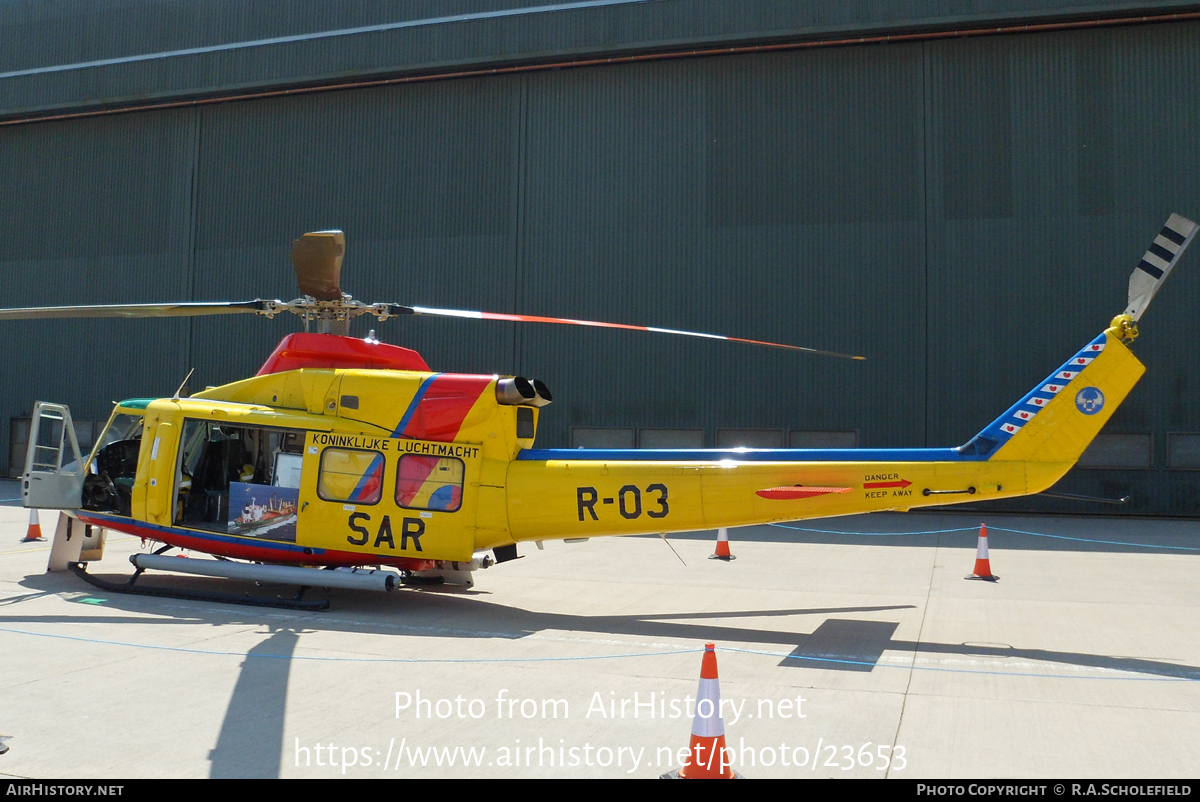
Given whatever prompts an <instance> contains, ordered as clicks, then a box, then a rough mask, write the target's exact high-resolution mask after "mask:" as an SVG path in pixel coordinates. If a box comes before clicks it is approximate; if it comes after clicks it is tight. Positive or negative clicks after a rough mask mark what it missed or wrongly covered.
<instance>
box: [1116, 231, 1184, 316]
mask: <svg viewBox="0 0 1200 802" xmlns="http://www.w3.org/2000/svg"><path fill="white" fill-rule="evenodd" d="M1197 230H1200V226H1197V225H1196V224H1195V223H1193V222H1192V221H1191V220H1188V219H1187V218H1186V217H1182V216H1180V215H1177V214H1172V215H1171V216H1170V218H1168V219H1167V224H1166V225H1165V226H1163V227H1162V231H1160V232H1158V236H1157V237H1155V238H1154V242H1152V243H1150V249H1149V250H1147V251H1146V254H1145V256H1143V257H1142V261H1140V262H1138V266H1137V267H1136V268H1134V271H1133V275H1132V276H1130V277H1129V306H1128V307H1126V309H1125V314H1127V315H1129V316H1130V317H1132V318H1133V319H1134V320H1141V318H1142V314H1143V313H1144V312H1145V311H1146V307H1147V306H1149V305H1150V301H1151V300H1152V299H1153V298H1154V295H1155V294H1156V293H1157V292H1158V290H1159V288H1160V287H1161V286H1162V284H1163V282H1164V281H1166V280H1167V276H1168V275H1170V273H1171V271H1172V270H1174V269H1175V265H1176V264H1178V263H1179V257H1181V256H1183V252H1184V251H1185V250H1187V246H1188V245H1190V244H1191V242H1192V239H1193V238H1194V237H1195V236H1196V231H1197Z"/></svg>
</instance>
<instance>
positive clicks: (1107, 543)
mask: <svg viewBox="0 0 1200 802" xmlns="http://www.w3.org/2000/svg"><path fill="white" fill-rule="evenodd" d="M767 526H774V527H777V528H779V529H792V530H795V531H797V532H813V533H815V534H818V535H848V536H852V537H854V536H857V537H904V536H907V535H945V534H950V533H952V532H977V531H979V527H976V526H963V527H959V528H957V529H928V530H924V531H920V532H839V531H835V530H832V529H809V528H807V527H804V526H789V525H788V524H767ZM988 531H989V532H1011V533H1012V534H1015V535H1031V536H1033V537H1048V538H1053V539H1054V540H1071V541H1074V542H1076V543H1099V544H1100V545H1103V546H1131V547H1133V548H1138V549H1172V550H1174V551H1200V547H1195V546H1166V545H1158V544H1154V543H1127V542H1125V541H1122V540H1097V539H1095V538H1087V537H1069V536H1067V535H1051V534H1048V533H1046V532H1028V531H1025V530H1024V529H1006V528H1005V527H1003V526H991V525H990V524H989V525H988Z"/></svg>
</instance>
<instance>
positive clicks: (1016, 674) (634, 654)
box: [0, 627, 1200, 682]
mask: <svg viewBox="0 0 1200 802" xmlns="http://www.w3.org/2000/svg"><path fill="white" fill-rule="evenodd" d="M0 632H9V633H13V634H17V635H32V636H35V637H41V638H55V639H58V640H70V641H79V642H82V643H96V644H102V645H105V646H125V647H130V648H135V649H153V650H155V651H164V652H181V653H184V654H204V655H212V656H216V657H238V658H242V659H245V658H248V657H261V658H265V659H273V660H307V661H315V662H332V663H547V662H567V661H579V660H614V659H618V658H622V657H665V656H669V655H679V654H697V653H702V652H703V651H704V650H703V649H702V648H688V649H672V650H668V651H657V652H631V653H628V654H598V655H582V656H577V657H461V658H438V657H428V658H421V657H315V656H306V655H295V654H256V653H249V652H230V651H218V650H214V649H190V648H187V647H184V646H156V645H153V644H148V643H131V642H128V641H114V640H105V639H102V638H81V637H79V636H76V635H57V634H54V633H49V632H30V631H29V630H24V629H10V628H8V627H0ZM721 651H722V652H739V653H742V654H754V655H764V656H767V657H778V658H780V659H786V660H803V661H808V662H814V663H839V664H844V665H854V666H870V667H871V668H875V667H876V666H878V667H880V668H900V669H908V670H911V671H940V672H943V673H950V674H987V675H992V676H1003V677H1040V678H1050V679H1100V680H1109V681H1112V680H1124V681H1131V680H1136V681H1141V682H1197V681H1200V675H1198V676H1195V677H1187V676H1137V677H1110V676H1085V675H1075V674H1044V673H1028V672H1022V671H984V670H980V669H967V668H938V667H935V666H917V665H891V664H888V663H875V662H870V661H867V660H849V659H845V658H835V657H817V656H810V655H796V654H790V653H783V652H769V651H764V650H758V649H739V648H736V647H727V646H725V647H721ZM1103 670H1106V671H1113V672H1121V673H1136V672H1134V671H1132V670H1126V669H1103Z"/></svg>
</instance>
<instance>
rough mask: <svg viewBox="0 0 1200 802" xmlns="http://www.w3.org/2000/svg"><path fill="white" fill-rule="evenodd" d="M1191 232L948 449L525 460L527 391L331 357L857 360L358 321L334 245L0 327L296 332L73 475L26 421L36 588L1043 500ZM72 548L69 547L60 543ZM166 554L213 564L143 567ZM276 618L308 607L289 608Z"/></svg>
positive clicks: (447, 560) (590, 452)
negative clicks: (196, 288) (468, 337)
mask: <svg viewBox="0 0 1200 802" xmlns="http://www.w3.org/2000/svg"><path fill="white" fill-rule="evenodd" d="M1196 232H1197V226H1196V224H1195V223H1192V222H1191V221H1189V220H1187V219H1185V218H1183V217H1181V216H1179V215H1172V216H1171V217H1170V219H1169V220H1168V221H1167V223H1166V225H1165V226H1164V227H1163V228H1162V230H1161V231H1160V232H1159V234H1158V235H1157V236H1156V237H1155V239H1154V242H1153V244H1152V245H1151V246H1150V249H1149V250H1148V251H1147V252H1146V255H1145V256H1144V258H1143V259H1142V261H1141V262H1140V263H1139V264H1138V266H1137V268H1136V269H1135V270H1134V271H1133V275H1132V277H1131V278H1130V282H1129V300H1128V305H1127V307H1126V309H1125V311H1124V312H1123V313H1122V314H1120V315H1117V316H1116V317H1115V318H1113V320H1112V323H1111V325H1110V326H1109V327H1108V328H1107V329H1105V330H1104V331H1103V332H1102V333H1101V334H1100V335H1099V336H1098V337H1096V338H1095V339H1094V340H1092V341H1091V342H1089V343H1087V344H1086V345H1085V346H1084V347H1083V348H1082V349H1081V350H1080V351H1078V352H1077V353H1076V354H1074V355H1073V356H1071V358H1070V359H1068V360H1067V361H1066V362H1065V363H1064V364H1063V365H1062V366H1061V367H1060V368H1058V369H1057V370H1055V371H1054V372H1053V373H1052V374H1050V376H1048V377H1047V378H1046V379H1045V380H1044V381H1041V382H1038V384H1037V385H1035V386H1034V387H1033V389H1032V390H1031V391H1030V392H1029V393H1027V394H1026V395H1025V396H1024V397H1023V398H1021V399H1020V400H1019V401H1017V403H1015V404H1013V405H1012V406H1011V407H1009V408H1008V409H1007V411H1005V412H1004V413H1003V414H1002V415H1001V416H1000V417H999V418H997V419H996V420H995V421H993V422H992V423H991V424H989V425H988V426H986V427H985V428H984V429H983V430H982V431H981V432H980V433H979V434H978V435H976V436H975V437H973V438H972V439H971V440H970V441H968V442H967V443H966V444H965V445H962V446H960V447H957V448H915V449H749V448H736V449H699V450H686V449H684V450H657V449H538V448H534V440H535V437H536V434H537V426H538V416H539V414H540V410H541V409H542V408H543V407H544V406H546V405H547V404H549V403H551V400H552V398H551V394H550V391H549V390H548V389H547V388H546V386H545V385H544V384H542V383H541V382H539V381H532V382H531V381H528V380H526V379H524V378H522V377H519V376H518V377H514V376H496V375H468V374H455V373H438V372H434V371H431V370H430V368H429V367H428V365H426V364H425V362H424V360H423V359H422V358H421V357H420V356H419V355H418V354H417V353H416V352H415V351H412V350H409V349H406V348H401V347H399V346H395V345H389V344H386V343H382V342H379V341H378V340H377V339H375V338H374V336H373V333H372V336H368V337H367V338H366V339H356V338H351V337H349V336H347V335H348V331H349V328H348V326H349V322H350V321H351V320H352V319H353V318H355V317H359V316H362V315H372V316H374V317H376V318H378V319H379V320H387V319H388V318H391V317H396V316H400V315H433V316H442V317H464V318H476V319H484V320H502V321H511V322H541V323H557V324H568V325H583V326H604V327H614V328H623V329H637V330H643V331H649V332H660V333H666V334H674V335H681V336H696V337H706V338H718V339H728V340H732V341H739V342H748V343H753V344H757V345H766V346H776V347H782V348H790V349H793V350H797V351H805V352H810V353H815V354H823V355H827V356H835V357H846V358H850V359H862V357H856V356H850V355H846V354H837V353H833V352H827V351H818V350H816V349H810V348H801V347H799V346H789V345H783V344H779V343H765V342H760V341H753V340H739V339H738V338H733V337H719V336H718V335H712V334H703V333H699V332H684V331H677V330H671V329H658V328H652V327H643V326H631V325H626V324H614V323H599V322H595V321H583V320H571V319H564V318H548V317H540V316H531V315H515V314H495V313H487V312H479V311H465V310H452V309H435V308H430V307H417V306H414V307H405V306H398V305H395V304H364V303H362V302H360V301H356V300H354V299H353V298H352V297H351V296H348V295H345V294H343V292H342V290H341V286H340V273H341V265H342V258H343V255H344V253H345V238H344V236H343V234H342V232H340V231H320V232H313V233H309V234H305V235H303V236H302V237H301V238H300V239H299V240H297V241H296V242H295V243H294V247H293V250H292V261H293V264H294V267H295V270H296V275H297V278H298V280H299V285H300V290H301V292H302V293H303V296H302V297H301V298H299V299H297V300H294V301H290V302H282V301H276V300H254V301H245V302H231V303H179V304H134V305H123V306H122V305H105V306H70V307H43V308H27V309H7V310H0V320H5V319H25V318H68V317H162V316H193V315H215V314H257V315H263V316H266V317H273V316H274V315H278V314H282V313H284V312H289V313H293V314H296V315H298V316H300V317H301V318H303V320H304V328H305V331H304V332H299V333H295V334H291V335H289V336H287V337H285V338H284V339H283V340H282V342H280V344H279V345H278V347H277V348H276V349H275V351H274V352H273V353H272V354H271V356H270V357H269V358H268V360H267V361H266V363H265V364H264V365H263V367H262V369H261V370H259V372H258V374H257V375H256V376H253V377H251V378H248V379H244V380H242V381H237V382H233V383H232V384H227V385H224V386H221V387H215V388H210V389H208V390H205V391H204V392H201V393H196V394H195V395H193V396H191V397H187V398H184V397H180V395H179V393H178V392H177V393H176V394H175V396H173V397H170V398H146V399H131V400H126V401H122V402H120V403H119V404H117V405H116V407H115V408H114V410H113V412H112V415H111V417H110V418H109V420H108V423H107V425H106V427H105V428H104V430H103V433H102V434H101V435H100V436H99V437H98V438H97V439H96V444H95V446H94V447H93V449H92V451H91V453H90V454H88V455H86V456H84V455H82V454H81V453H80V451H79V446H78V443H77V441H76V438H75V434H74V430H73V428H72V426H71V418H70V410H69V409H67V408H66V407H65V406H62V405H56V404H47V403H41V402H39V403H38V404H37V405H36V406H35V409H34V416H33V420H32V422H31V427H32V428H31V436H30V444H29V451H28V454H27V459H26V465H25V473H24V475H23V477H22V493H23V499H24V504H25V506H27V507H34V508H48V509H60V510H64V511H65V514H64V515H63V516H61V519H60V525H59V529H58V531H57V532H56V535H55V543H54V546H53V547H52V553H51V564H52V567H53V566H54V563H55V562H56V561H57V562H58V563H59V564H60V567H61V566H63V565H66V566H69V567H71V568H72V570H74V571H75V572H76V573H77V574H79V575H80V576H82V577H84V578H85V579H88V580H89V581H91V582H93V583H95V584H100V585H101V586H102V587H105V588H107V589H109V590H125V591H129V592H150V593H156V594H157V595H161V594H159V592H158V591H156V590H154V589H145V588H143V587H141V586H135V585H134V581H135V580H136V579H137V577H138V576H139V575H140V574H141V572H142V571H143V570H145V569H147V568H150V569H156V568H160V569H161V568H167V569H170V570H171V571H177V572H178V571H184V572H190V573H197V574H205V575H211V576H222V577H229V578H243V579H253V580H257V581H259V582H283V583H291V584H296V585H300V586H301V588H302V590H301V594H300V595H302V593H303V588H305V587H310V586H322V587H332V586H339V587H342V586H346V587H359V588H362V587H367V588H373V589H381V590H391V589H392V588H394V587H395V586H396V584H397V582H398V581H400V580H401V579H410V580H421V579H426V580H433V581H437V580H439V579H441V580H446V581H452V582H463V583H466V584H470V572H471V571H473V570H475V569H478V568H480V567H487V566H488V565H491V564H494V563H493V557H494V561H495V562H505V561H507V560H511V559H514V558H516V557H517V556H518V555H517V544H518V543H521V542H528V541H544V540H553V539H575V538H591V537H599V536H605V535H634V534H665V533H671V532H681V531H690V530H697V529H713V528H718V527H734V526H745V525H749V524H764V523H772V522H782V521H796V520H803V519H811V518H821V517H826V516H836V515H849V514H854V513H862V512H872V511H879V510H909V509H913V508H917V507H927V506H935V505H944V504H953V503H956V502H961V501H965V500H982V499H1000V498H1010V497H1014V496H1021V495H1027V494H1032V493H1038V492H1042V491H1045V490H1047V489H1048V488H1049V487H1051V486H1052V485H1053V484H1054V483H1055V482H1057V481H1058V480H1059V479H1060V478H1061V477H1062V476H1063V475H1064V474H1065V473H1066V472H1067V471H1068V470H1069V469H1070V468H1071V467H1072V466H1073V465H1074V464H1075V462H1076V460H1077V459H1078V458H1079V456H1080V455H1081V454H1082V453H1083V451H1084V449H1085V448H1086V447H1087V446H1088V444H1089V443H1090V442H1091V441H1092V439H1093V438H1094V437H1095V435H1096V434H1097V433H1098V432H1099V431H1100V430H1101V428H1102V427H1103V426H1104V424H1105V423H1106V422H1107V421H1108V419H1109V418H1110V417H1111V416H1112V414H1113V412H1114V411H1115V410H1116V408H1117V406H1118V405H1119V404H1120V403H1121V402H1122V401H1123V400H1124V399H1125V397H1126V395H1127V394H1128V393H1129V392H1130V390H1131V389H1132V388H1133V386H1134V384H1135V383H1136V382H1137V381H1138V379H1139V378H1140V377H1141V375H1142V373H1143V372H1144V371H1145V368H1144V366H1143V365H1142V364H1141V363H1140V362H1139V361H1138V360H1137V359H1136V358H1135V357H1134V355H1133V354H1132V352H1131V351H1130V350H1129V348H1128V345H1129V344H1130V343H1131V342H1132V341H1133V340H1134V338H1135V337H1136V336H1137V321H1138V320H1139V319H1140V318H1141V316H1142V313H1143V312H1144V311H1145V309H1146V307H1147V306H1148V304H1149V302H1150V300H1151V299H1152V298H1153V296H1154V294H1155V293H1156V292H1157V291H1158V289H1159V287H1160V286H1161V285H1162V282H1163V281H1164V280H1165V279H1166V278H1167V275H1168V274H1169V273H1170V272H1171V270H1172V269H1173V268H1174V266H1175V265H1176V264H1177V262H1178V261H1179V258H1180V257H1181V256H1182V254H1183V252H1184V250H1185V249H1186V247H1187V246H1188V244H1189V243H1190V242H1191V240H1192V239H1193V238H1194V237H1195V235H1196ZM312 328H315V329H316V330H315V331H309V329H312ZM185 382H186V380H185ZM74 526H79V527H80V528H81V529H83V532H81V533H80V536H79V537H75V538H73V541H74V542H73V543H72V537H71V535H72V527H74ZM107 529H111V530H116V531H120V532H125V533H129V534H132V535H135V536H138V537H141V538H144V539H146V540H149V541H157V542H161V543H163V544H165V546H164V548H163V549H161V550H160V553H156V554H138V555H135V556H134V557H133V558H131V559H132V561H133V562H134V564H135V566H136V568H137V571H136V572H135V574H134V577H133V579H132V580H130V582H129V583H128V584H127V585H121V586H117V585H114V584H113V583H108V582H105V581H104V580H100V579H98V578H96V577H94V576H91V575H89V574H87V572H86V566H85V565H84V563H86V561H88V560H89V559H91V560H94V559H99V557H100V556H102V554H103V530H107ZM97 532H99V535H97V534H96V533H97ZM170 547H175V548H179V549H187V550H190V551H193V552H202V553H207V554H211V555H214V556H216V557H218V558H219V559H218V560H196V559H192V560H179V559H176V558H174V557H167V556H164V555H162V554H161V551H164V550H166V549H167V548H170ZM488 551H490V552H491V556H486V555H485V556H483V557H480V556H478V555H480V554H482V553H485V552H488ZM339 568H340V569H343V570H328V569H339ZM322 569H325V570H322ZM388 569H399V570H400V571H401V572H402V573H400V574H397V573H396V572H395V571H394V570H388ZM171 595H185V596H189V597H193V598H194V597H196V596H197V595H200V596H201V597H204V598H216V597H215V596H213V595H211V594H195V593H183V594H178V593H175V594H171ZM222 600H227V601H246V599H245V597H240V596H230V597H228V598H222ZM252 601H253V602H255V603H272V604H274V603H276V602H275V601H274V600H265V601H264V600H262V599H255V600H252ZM279 603H281V604H285V605H287V606H305V605H313V606H319V605H320V604H322V603H320V602H315V603H314V602H304V601H302V600H301V599H300V597H299V595H298V596H297V598H296V599H292V600H279Z"/></svg>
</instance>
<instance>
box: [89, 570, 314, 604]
mask: <svg viewBox="0 0 1200 802" xmlns="http://www.w3.org/2000/svg"><path fill="white" fill-rule="evenodd" d="M67 568H68V569H69V570H70V571H71V573H73V574H75V576H77V577H79V578H80V579H82V580H83V581H84V582H87V583H88V584H89V585H93V586H95V587H98V588H100V589H101V590H103V591H106V592H108V593H128V594H131V595H134V596H158V597H160V598H164V599H185V600H187V601H207V602H220V603H222V604H244V605H249V606H251V607H275V608H283V609H286V610H309V611H319V610H328V609H329V600H328V599H325V600H323V601H304V600H303V599H302V598H301V596H303V595H304V591H306V590H308V588H307V587H302V588H300V592H299V593H297V594H296V597H295V598H292V599H284V598H280V597H276V598H273V599H271V598H267V597H265V596H251V595H250V594H249V593H246V594H237V593H216V592H205V591H200V590H168V589H167V588H156V587H144V586H139V585H136V584H134V583H136V582H137V580H138V577H140V576H141V575H142V572H143V569H140V568H139V569H138V570H137V571H135V572H134V574H133V576H131V577H130V578H129V581H128V582H125V583H118V582H108V581H107V580H104V579H100V578H99V577H95V576H92V575H91V574H89V573H88V572H87V563H78V562H73V563H67Z"/></svg>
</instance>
